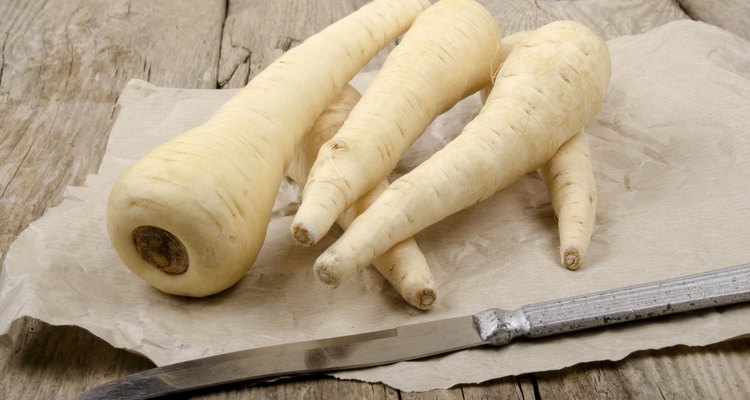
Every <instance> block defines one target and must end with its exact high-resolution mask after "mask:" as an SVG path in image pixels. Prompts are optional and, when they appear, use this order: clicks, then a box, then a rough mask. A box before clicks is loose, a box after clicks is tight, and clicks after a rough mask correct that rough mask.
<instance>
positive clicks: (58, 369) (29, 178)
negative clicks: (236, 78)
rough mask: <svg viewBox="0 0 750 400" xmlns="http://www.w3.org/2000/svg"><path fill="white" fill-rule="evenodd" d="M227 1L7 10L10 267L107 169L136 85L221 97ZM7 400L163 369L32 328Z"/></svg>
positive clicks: (3, 244) (0, 178) (81, 335)
mask: <svg viewBox="0 0 750 400" xmlns="http://www.w3.org/2000/svg"><path fill="white" fill-rule="evenodd" d="M223 5H224V2H223V1H218V0H216V1H204V0H193V1H190V2H181V3H179V4H178V3H167V2H152V1H149V0H140V1H132V2H100V1H96V0H91V1H88V0H80V1H62V0H58V1H54V0H50V1H10V2H8V1H3V2H0V15H2V18H0V32H2V33H1V34H0V40H2V47H1V48H2V64H1V65H2V66H1V67H0V68H2V74H1V75H0V77H1V79H0V129H2V135H0V215H2V219H1V220H0V259H2V258H4V254H5V252H6V251H7V249H8V247H9V244H10V242H11V241H12V240H13V238H14V237H15V236H16V235H17V234H18V233H19V232H20V231H21V230H22V229H24V228H25V227H26V226H27V225H28V224H29V223H30V222H31V221H33V220H35V219H36V218H38V217H39V216H40V215H41V214H42V213H43V212H44V210H45V209H46V208H48V207H50V206H53V205H55V204H57V203H58V202H59V201H60V199H61V196H62V194H63V193H64V190H65V187H66V185H71V184H80V183H81V182H82V181H83V178H84V177H85V175H86V174H88V173H93V172H95V171H96V170H97V168H98V166H99V163H100V161H101V157H102V155H103V153H104V148H105V146H106V143H107V137H108V135H109V131H110V128H111V125H112V123H113V121H114V118H115V117H116V107H115V104H116V100H117V97H118V95H119V93H120V91H121V90H122V88H123V87H124V86H125V83H126V82H127V81H128V80H129V79H131V78H140V79H145V80H149V81H151V82H153V83H155V84H158V85H165V86H178V87H201V88H214V87H216V70H217V64H218V57H219V41H220V39H221V25H222V22H223V19H224V8H223ZM16 331H17V332H20V333H19V335H20V337H21V338H22V340H21V341H20V343H18V344H17V345H16V346H15V347H14V349H9V348H5V347H0V398H2V399H47V398H73V397H74V396H75V395H76V394H77V393H78V392H80V391H81V390H82V389H83V388H84V387H85V386H91V385H93V384H96V383H101V382H104V381H106V380H108V379H111V378H114V377H116V376H120V375H123V374H125V373H130V372H135V371H137V370H141V369H143V368H147V367H149V366H151V365H152V364H151V363H150V362H148V361H146V360H145V359H143V358H140V357H137V356H133V355H131V354H128V353H125V352H123V351H117V350H115V349H113V348H112V347H111V346H109V345H107V344H105V343H104V342H102V341H101V340H99V339H96V338H95V337H94V336H92V335H91V334H88V333H87V332H84V331H83V330H81V329H78V328H63V327H59V328H56V327H50V326H49V325H46V324H43V323H40V322H37V321H28V320H26V321H23V322H21V324H20V325H19V326H18V327H16Z"/></svg>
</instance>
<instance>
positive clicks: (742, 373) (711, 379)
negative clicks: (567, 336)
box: [536, 339, 750, 399]
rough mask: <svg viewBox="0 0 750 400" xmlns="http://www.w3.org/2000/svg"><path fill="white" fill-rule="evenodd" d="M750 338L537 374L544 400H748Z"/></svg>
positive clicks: (661, 351) (653, 351)
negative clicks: (691, 399) (640, 399)
mask: <svg viewBox="0 0 750 400" xmlns="http://www.w3.org/2000/svg"><path fill="white" fill-rule="evenodd" d="M749 369H750V340H747V339H744V340H733V341H729V342H724V343H719V344H715V345H712V346H706V347H686V346H676V347H672V348H668V349H664V350H660V351H656V350H650V351H641V352H637V353H634V354H632V355H630V356H629V357H627V358H625V359H624V360H622V361H620V362H617V363H615V362H609V361H608V362H596V363H587V364H582V365H579V366H574V367H571V368H566V369H564V370H562V371H554V372H544V373H538V374H536V378H537V384H538V388H539V394H540V397H541V398H543V399H568V398H575V399H634V398H643V399H688V398H694V399H746V398H748V393H750V376H749V375H748V374H747V371H748V370H749Z"/></svg>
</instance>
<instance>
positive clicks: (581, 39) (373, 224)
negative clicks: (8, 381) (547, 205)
mask: <svg viewBox="0 0 750 400" xmlns="http://www.w3.org/2000/svg"><path fill="white" fill-rule="evenodd" d="M610 74H611V64H610V57H609V51H608V49H607V45H606V43H605V42H604V41H603V40H602V39H601V38H600V37H599V36H598V35H596V34H595V33H594V32H593V31H591V30H590V29H588V28H587V27H585V26H583V25H582V24H580V23H577V22H571V21H558V22H553V23H550V24H548V25H546V26H544V27H542V28H539V29H537V30H536V31H534V32H533V33H532V34H531V35H530V36H529V38H527V39H525V40H523V41H521V43H519V44H518V46H517V47H516V48H514V49H513V51H512V52H511V53H510V54H509V55H508V58H507V59H506V60H505V62H504V63H503V65H502V67H501V68H500V71H499V72H498V76H497V78H496V80H495V86H494V87H493V89H492V92H491V93H490V95H489V97H488V99H487V103H486V104H485V105H484V107H483V108H482V110H481V111H480V113H479V115H477V117H476V118H474V120H472V121H471V122H470V123H469V124H467V125H466V127H465V128H464V130H463V131H462V133H461V134H460V135H459V136H458V137H457V138H456V139H455V140H453V141H452V142H450V143H449V144H448V145H446V146H445V148H443V149H442V150H440V151H438V152H437V153H435V154H434V155H433V156H432V157H430V158H429V159H427V160H426V161H425V162H424V163H422V164H421V165H419V166H418V167H416V168H415V169H413V170H412V171H411V172H409V173H408V174H406V175H404V176H402V177H401V178H400V179H398V180H396V181H395V182H393V183H392V184H391V186H390V187H389V188H388V189H387V190H386V191H385V192H384V193H383V194H381V195H380V197H379V198H378V200H377V201H376V202H375V203H374V204H372V205H371V206H370V207H369V208H368V209H367V211H365V212H364V213H362V214H361V215H360V216H359V217H357V219H356V220H355V221H354V222H353V223H352V224H351V226H350V227H349V229H347V230H346V232H344V234H343V235H342V236H341V238H339V239H338V240H337V241H336V242H335V243H334V244H333V245H332V246H331V247H329V248H328V249H327V250H325V251H324V252H323V254H321V256H320V257H319V258H318V260H317V261H316V263H315V272H316V276H317V277H318V279H319V280H320V281H321V282H323V283H324V284H326V285H328V286H332V287H335V286H337V285H338V284H339V283H340V282H341V281H343V280H344V279H346V278H347V277H349V276H350V275H351V274H353V273H354V272H356V271H357V270H358V269H360V268H362V267H363V266H365V265H367V264H369V263H370V262H371V260H372V259H373V258H374V257H375V256H377V255H378V254H381V253H382V252H383V251H385V250H387V249H388V248H390V247H391V246H393V244H395V243H398V242H399V241H401V240H403V239H404V238H406V237H409V236H412V235H414V234H415V233H416V232H418V231H420V230H422V229H424V228H426V227H427V226H429V225H431V224H433V223H435V222H437V221H440V220H441V219H443V218H445V217H446V216H448V215H450V214H453V213H455V212H458V211H460V210H462V209H464V208H467V207H470V206H472V205H473V204H475V203H477V202H479V201H482V200H484V199H486V198H488V197H489V196H491V195H492V194H494V193H495V192H497V191H498V190H500V189H502V188H504V187H506V186H508V185H510V184H511V183H513V182H515V181H516V180H517V179H519V178H520V177H522V176H523V175H525V174H527V173H529V172H532V171H534V170H536V169H538V168H539V167H541V166H542V165H543V164H544V163H545V162H546V161H547V160H549V159H550V158H551V157H552V155H553V154H555V152H556V151H557V149H558V148H559V147H560V146H561V145H562V144H563V143H565V142H566V141H567V140H568V139H570V137H571V136H573V135H574V134H575V133H577V132H578V131H580V130H581V129H582V128H583V127H584V125H586V123H587V122H588V121H589V120H591V118H593V117H594V115H595V113H596V111H597V110H598V108H599V106H600V105H601V103H602V101H603V99H604V96H605V93H606V91H607V86H608V85H609V78H610Z"/></svg>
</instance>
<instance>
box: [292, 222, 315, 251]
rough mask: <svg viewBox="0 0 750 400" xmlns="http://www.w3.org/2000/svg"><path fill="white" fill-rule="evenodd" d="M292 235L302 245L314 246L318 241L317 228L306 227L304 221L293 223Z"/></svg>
mask: <svg viewBox="0 0 750 400" xmlns="http://www.w3.org/2000/svg"><path fill="white" fill-rule="evenodd" d="M292 236H293V237H294V241H295V242H297V244H301V245H302V246H312V245H314V244H315V243H316V242H317V240H316V235H315V230H313V229H309V228H307V227H305V226H304V224H302V223H295V224H293V225H292Z"/></svg>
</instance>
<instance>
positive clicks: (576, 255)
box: [562, 247, 581, 270]
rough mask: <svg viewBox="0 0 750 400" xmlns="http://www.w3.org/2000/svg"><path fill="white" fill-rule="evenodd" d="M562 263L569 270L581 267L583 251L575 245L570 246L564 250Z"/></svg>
mask: <svg viewBox="0 0 750 400" xmlns="http://www.w3.org/2000/svg"><path fill="white" fill-rule="evenodd" d="M562 263H563V265H564V266H565V268H567V269H569V270H577V269H578V268H580V267H581V252H580V251H579V250H578V249H577V248H575V247H568V248H567V249H565V251H563V254H562Z"/></svg>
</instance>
